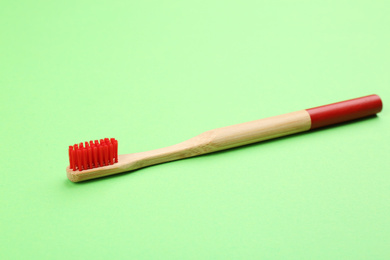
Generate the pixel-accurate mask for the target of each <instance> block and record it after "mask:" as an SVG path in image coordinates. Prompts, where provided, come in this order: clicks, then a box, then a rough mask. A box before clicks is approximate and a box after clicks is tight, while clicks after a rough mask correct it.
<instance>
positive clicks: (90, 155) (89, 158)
mask: <svg viewBox="0 0 390 260" xmlns="http://www.w3.org/2000/svg"><path fill="white" fill-rule="evenodd" d="M87 152H88V164H89V169H92V168H94V167H93V161H92V148H91V147H89V146H88V149H87Z"/></svg>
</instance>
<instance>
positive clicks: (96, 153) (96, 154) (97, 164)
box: [92, 145, 99, 168]
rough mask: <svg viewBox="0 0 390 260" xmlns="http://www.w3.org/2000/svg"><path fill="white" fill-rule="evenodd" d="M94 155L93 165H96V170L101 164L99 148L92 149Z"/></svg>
mask: <svg viewBox="0 0 390 260" xmlns="http://www.w3.org/2000/svg"><path fill="white" fill-rule="evenodd" d="M92 153H93V164H94V165H95V168H96V167H99V163H98V149H97V147H96V146H95V145H94V146H93V148H92Z"/></svg>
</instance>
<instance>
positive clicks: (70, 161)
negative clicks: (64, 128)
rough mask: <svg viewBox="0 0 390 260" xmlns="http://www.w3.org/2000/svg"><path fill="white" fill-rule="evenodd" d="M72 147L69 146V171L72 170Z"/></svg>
mask: <svg viewBox="0 0 390 260" xmlns="http://www.w3.org/2000/svg"><path fill="white" fill-rule="evenodd" d="M73 167H74V164H73V146H72V145H71V146H69V169H73Z"/></svg>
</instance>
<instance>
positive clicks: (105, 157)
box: [69, 138, 118, 171]
mask: <svg viewBox="0 0 390 260" xmlns="http://www.w3.org/2000/svg"><path fill="white" fill-rule="evenodd" d="M117 162H118V141H117V140H116V139H115V138H110V139H109V138H104V139H100V142H99V141H98V140H95V141H92V140H91V141H89V142H84V143H82V142H81V143H79V144H74V145H71V146H69V169H70V170H73V171H76V170H78V171H83V170H88V169H93V168H98V167H103V166H108V165H112V164H114V163H117Z"/></svg>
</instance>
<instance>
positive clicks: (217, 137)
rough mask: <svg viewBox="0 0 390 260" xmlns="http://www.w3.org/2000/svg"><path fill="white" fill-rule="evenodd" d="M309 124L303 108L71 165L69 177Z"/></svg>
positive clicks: (132, 165)
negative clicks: (91, 165)
mask: <svg viewBox="0 0 390 260" xmlns="http://www.w3.org/2000/svg"><path fill="white" fill-rule="evenodd" d="M310 127H311V120H310V116H309V113H308V112H307V111H306V110H301V111H297V112H292V113H288V114H284V115H279V116H274V117H269V118H264V119H259V120H255V121H251V122H246V123H242V124H237V125H232V126H227V127H222V128H217V129H213V130H210V131H207V132H204V133H202V134H200V135H198V136H195V137H193V138H191V139H189V140H187V141H184V142H181V143H178V144H175V145H172V146H168V147H164V148H160V149H156V150H152V151H146V152H140V153H132V154H124V155H119V158H118V160H119V162H118V163H115V164H114V165H109V166H104V167H100V168H95V169H89V170H84V171H73V170H71V169H69V167H68V168H67V169H66V172H67V176H68V178H69V180H71V181H73V182H79V181H84V180H89V179H94V178H99V177H103V176H108V175H113V174H117V173H121V172H127V171H132V170H136V169H139V168H142V167H146V166H150V165H154V164H159V163H164V162H169V161H174V160H179V159H184V158H188V157H192V156H197V155H201V154H206V153H211V152H216V151H220V150H225V149H229V148H233V147H237V146H242V145H246V144H250V143H255V142H259V141H263V140H268V139H272V138H276V137H280V136H285V135H289V134H294V133H298V132H303V131H307V130H309V129H310Z"/></svg>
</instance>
